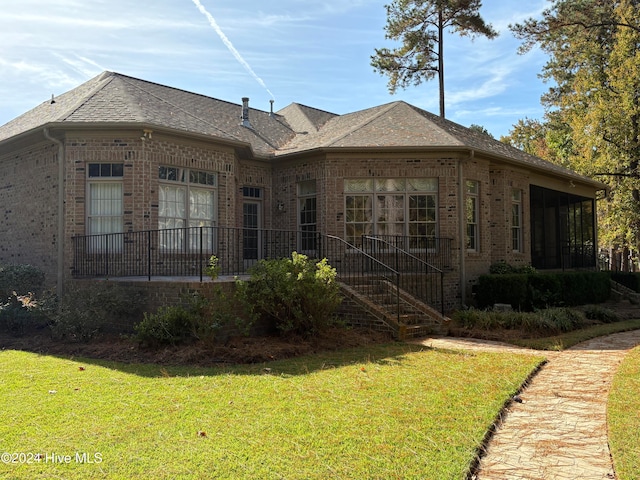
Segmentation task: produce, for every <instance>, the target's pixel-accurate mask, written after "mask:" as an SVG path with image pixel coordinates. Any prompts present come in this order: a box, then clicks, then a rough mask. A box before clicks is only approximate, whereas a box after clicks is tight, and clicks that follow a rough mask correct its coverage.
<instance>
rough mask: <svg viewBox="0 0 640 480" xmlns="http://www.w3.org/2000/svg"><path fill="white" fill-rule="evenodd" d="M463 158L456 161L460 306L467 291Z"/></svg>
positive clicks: (470, 156) (471, 153) (463, 304)
mask: <svg viewBox="0 0 640 480" xmlns="http://www.w3.org/2000/svg"><path fill="white" fill-rule="evenodd" d="M474 156H475V151H474V150H471V152H470V154H469V158H470V160H473V158H474ZM464 162H465V160H464V159H462V158H461V159H460V161H459V162H458V209H459V210H458V211H459V212H460V215H459V217H458V218H459V222H460V224H459V227H460V231H459V233H458V237H459V238H460V304H461V306H462V308H464V307H465V306H466V304H465V296H466V292H467V272H466V264H465V260H466V258H465V257H466V253H467V241H466V239H467V233H466V228H467V222H466V220H467V218H466V215H465V208H464V172H463V167H464Z"/></svg>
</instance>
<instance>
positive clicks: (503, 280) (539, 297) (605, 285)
mask: <svg viewBox="0 0 640 480" xmlns="http://www.w3.org/2000/svg"><path fill="white" fill-rule="evenodd" d="M610 293H611V284H610V281H609V275H608V274H607V273H606V272H559V273H544V274H542V273H533V274H509V275H483V276H481V277H480V278H479V279H478V285H477V288H476V296H475V299H476V304H477V306H478V308H490V307H492V306H493V305H494V304H496V303H507V304H510V305H511V307H512V308H513V309H514V310H519V311H532V310H534V309H539V308H548V307H559V306H575V305H586V304H592V303H602V302H604V301H606V300H608V299H609V296H610Z"/></svg>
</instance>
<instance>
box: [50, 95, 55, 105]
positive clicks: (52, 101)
mask: <svg viewBox="0 0 640 480" xmlns="http://www.w3.org/2000/svg"><path fill="white" fill-rule="evenodd" d="M50 103H51V105H53V104H54V103H56V99H55V97H54V96H53V93H52V94H51V102H50Z"/></svg>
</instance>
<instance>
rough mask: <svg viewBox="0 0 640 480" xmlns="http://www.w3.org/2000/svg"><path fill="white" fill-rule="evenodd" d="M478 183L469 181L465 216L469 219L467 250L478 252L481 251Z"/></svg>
mask: <svg viewBox="0 0 640 480" xmlns="http://www.w3.org/2000/svg"><path fill="white" fill-rule="evenodd" d="M479 190H480V187H479V184H478V182H476V181H474V180H468V181H467V182H466V191H467V197H466V199H465V214H466V217H467V250H470V251H475V252H477V251H478V249H479V243H478V242H479V238H478V192H479Z"/></svg>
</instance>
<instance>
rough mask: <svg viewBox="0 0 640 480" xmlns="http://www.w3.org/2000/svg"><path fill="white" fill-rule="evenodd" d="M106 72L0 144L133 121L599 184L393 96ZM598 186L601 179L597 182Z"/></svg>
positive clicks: (255, 147) (249, 140) (293, 148)
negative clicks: (256, 89)
mask: <svg viewBox="0 0 640 480" xmlns="http://www.w3.org/2000/svg"><path fill="white" fill-rule="evenodd" d="M241 114H242V105H240V104H235V103H230V102H226V101H223V100H218V99H215V98H211V97H207V96H204V95H199V94H196V93H191V92H187V91H184V90H180V89H177V88H173V87H167V86H164V85H160V84H157V83H153V82H148V81H145V80H140V79H137V78H133V77H129V76H126V75H122V74H118V73H114V72H104V73H102V74H100V75H98V76H97V77H95V78H93V79H91V80H89V81H87V82H85V83H83V84H82V85H80V86H78V87H77V88H74V89H73V90H70V91H69V92H67V93H64V94H62V95H60V96H59V97H56V98H55V103H52V102H51V101H46V102H44V103H42V104H40V105H39V106H37V107H36V108H34V109H32V110H30V111H29V112H27V113H25V114H23V115H21V116H20V117H18V118H16V119H14V120H12V121H10V122H9V123H7V124H5V125H3V126H1V127H0V145H1V144H2V143H4V142H7V141H10V139H11V138H12V137H15V136H17V135H20V134H23V133H26V132H29V131H34V130H37V129H40V128H42V127H45V126H48V125H55V126H60V125H62V126H66V125H68V126H74V125H82V126H86V125H92V124H93V125H97V126H118V125H122V126H132V125H136V124H140V125H144V126H148V127H154V126H156V127H158V128H164V129H172V130H176V131H182V132H185V133H190V134H199V135H204V136H208V137H210V138H212V139H216V140H220V141H226V142H230V143H234V144H240V145H245V146H247V147H250V148H251V151H252V152H253V155H254V156H256V157H257V158H274V157H282V156H289V155H297V154H302V153H304V152H309V151H316V150H319V149H340V148H342V149H344V148H349V149H363V150H365V149H371V150H374V149H381V148H384V149H392V148H403V149H406V148H411V149H423V150H433V149H447V148H448V149H452V150H453V149H458V150H459V149H469V150H474V151H475V152H477V153H481V154H484V155H488V156H490V157H493V158H496V159H501V160H504V161H508V162H511V163H515V164H521V165H523V166H527V167H528V168H532V167H533V168H534V169H539V170H544V171H547V172H551V173H555V174H558V175H560V176H563V177H570V178H575V179H577V180H580V181H583V182H587V183H590V184H592V185H601V184H600V183H599V182H596V181H594V180H591V179H589V178H587V177H584V176H582V175H578V174H576V173H575V172H573V171H571V170H568V169H566V168H563V167H561V166H559V165H555V164H553V163H550V162H547V161H545V160H542V159H540V158H538V157H534V156H532V155H528V154H526V153H524V152H523V151H521V150H518V149H516V148H513V147H511V146H509V145H506V144H504V143H502V142H499V141H497V140H494V139H493V138H491V137H490V136H488V135H485V134H483V133H481V132H478V131H475V130H471V129H469V128H466V127H463V126H461V125H458V124H456V123H454V122H451V121H449V120H446V119H443V118H441V117H439V116H437V115H434V114H432V113H429V112H427V111H425V110H422V109H419V108H417V107H414V106H412V105H410V104H408V103H405V102H402V101H398V102H392V103H388V104H386V105H380V106H377V107H373V108H369V109H366V110H360V111H357V112H353V113H348V114H345V115H336V114H333V113H329V112H326V111H323V110H319V109H316V108H312V107H308V106H305V105H301V104H298V103H292V104H291V105H289V106H287V107H285V108H283V109H282V110H279V111H278V112H276V113H275V114H272V113H270V112H265V111H262V110H257V109H254V108H250V109H249V122H250V125H251V126H250V127H249V128H248V127H246V126H243V125H241V121H240V120H241ZM603 188H604V186H603Z"/></svg>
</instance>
